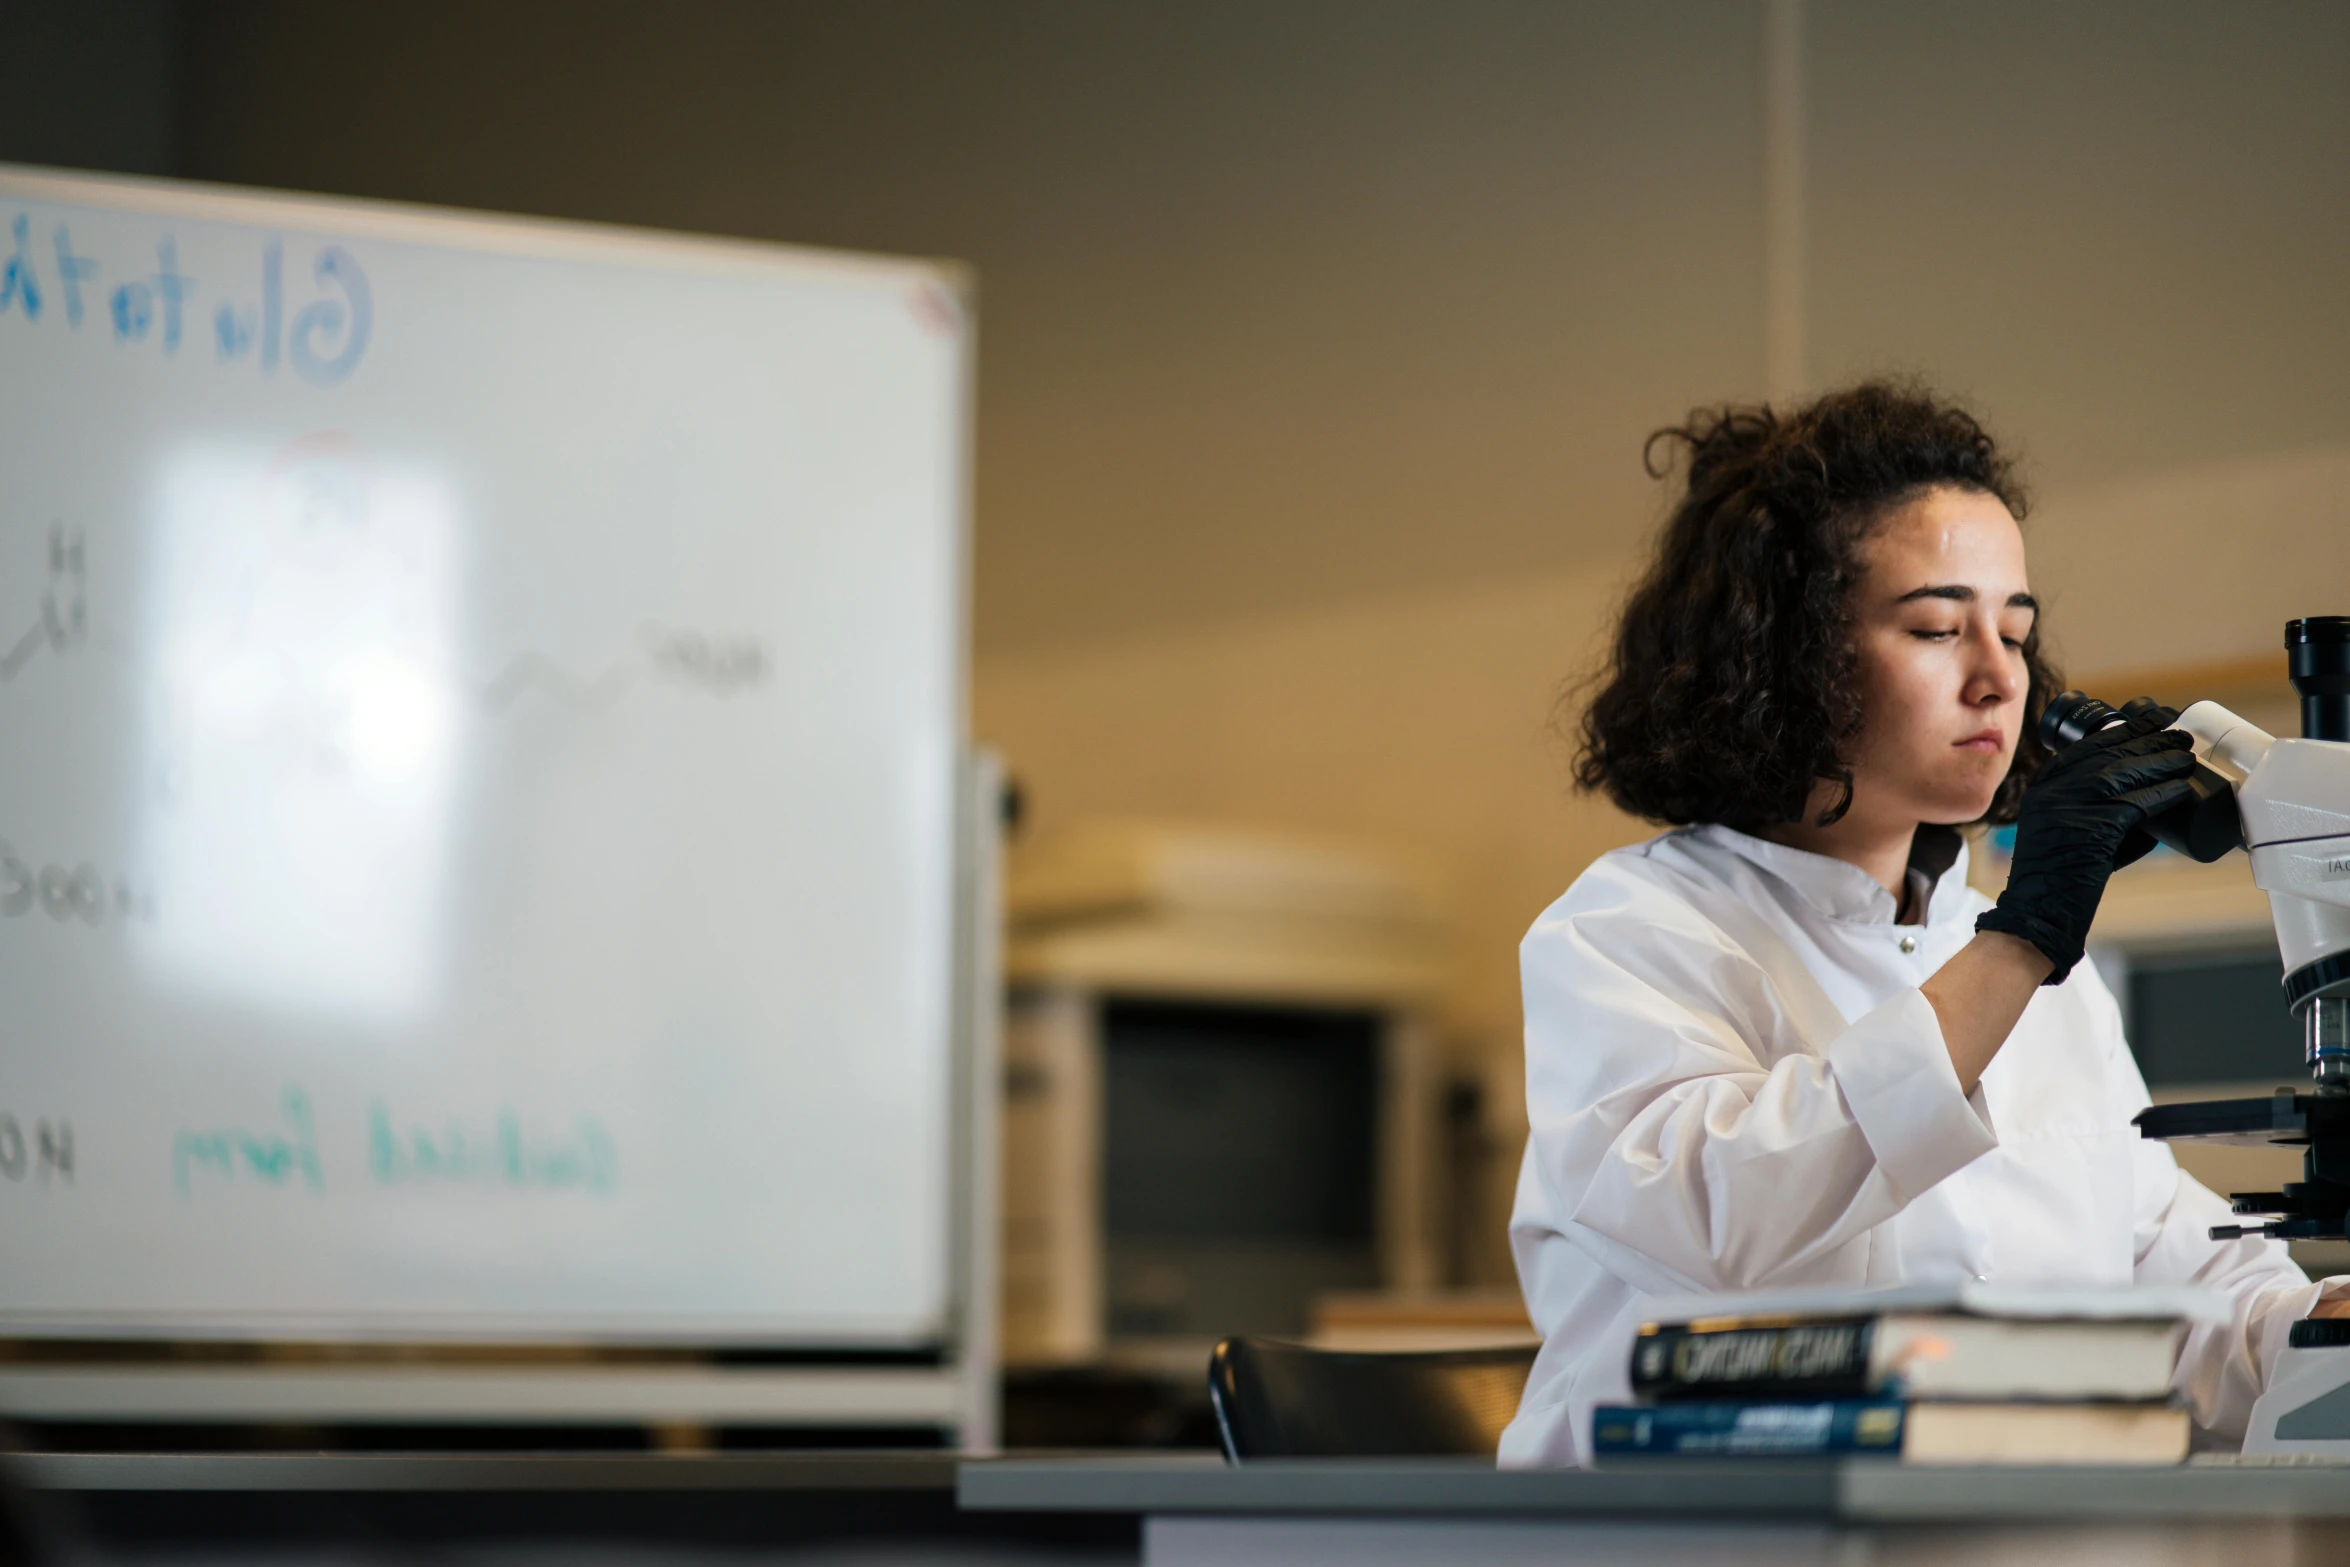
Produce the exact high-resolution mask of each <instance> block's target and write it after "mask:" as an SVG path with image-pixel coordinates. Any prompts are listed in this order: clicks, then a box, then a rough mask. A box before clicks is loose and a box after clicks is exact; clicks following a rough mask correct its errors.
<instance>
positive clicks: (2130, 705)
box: [2083, 696, 2179, 871]
mask: <svg viewBox="0 0 2350 1567" xmlns="http://www.w3.org/2000/svg"><path fill="white" fill-rule="evenodd" d="M2149 713H2154V714H2159V715H2161V716H2160V719H2159V721H2157V722H2156V723H2155V724H2154V725H2153V726H2152V727H2153V728H2155V729H2168V728H2169V727H2170V726H2171V725H2173V724H2175V723H2177V722H2178V721H2179V710H2178V709H2177V708H2175V707H2164V706H2163V705H2162V704H2161V703H2160V702H2157V701H2155V700H2154V698H2152V697H2150V696H2134V697H2132V698H2130V699H2129V700H2128V701H2127V702H2124V703H2123V704H2122V706H2121V714H2122V717H2123V719H2124V720H2132V719H2139V718H2144V717H2145V716H2146V715H2147V714H2149ZM2083 738H2084V739H2086V738H2087V737H2086V736H2083ZM2147 814H2148V815H2154V814H2157V813H2155V812H2151V811H2150V812H2148V813H2147ZM2153 852H2154V833H2153V830H2152V829H2151V828H2148V827H2145V826H2143V825H2140V826H2137V827H2133V828H2131V829H2130V830H2129V833H2128V834H2127V835H2126V836H2125V837H2123V839H2122V846H2121V847H2120V848H2119V849H2116V850H2115V851H2114V854H2113V868H2114V869H2115V870H2117V871H2118V870H2120V869H2121V868H2122V867H2123V866H2125V865H2135V864H2137V863H2138V862H2139V861H2140V860H2142V859H2144V858H2146V856H2147V855H2149V854H2152V853H2153Z"/></svg>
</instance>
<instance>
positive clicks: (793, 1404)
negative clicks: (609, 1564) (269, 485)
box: [0, 162, 1004, 1452]
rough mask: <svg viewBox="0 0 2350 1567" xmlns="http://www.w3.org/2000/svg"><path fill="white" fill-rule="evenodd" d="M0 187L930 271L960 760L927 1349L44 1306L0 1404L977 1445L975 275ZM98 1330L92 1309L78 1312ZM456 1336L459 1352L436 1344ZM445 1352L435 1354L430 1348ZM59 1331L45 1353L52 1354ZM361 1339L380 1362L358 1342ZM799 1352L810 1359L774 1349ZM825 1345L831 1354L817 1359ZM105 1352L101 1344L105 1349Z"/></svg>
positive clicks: (12, 176) (986, 1113)
mask: <svg viewBox="0 0 2350 1567" xmlns="http://www.w3.org/2000/svg"><path fill="white" fill-rule="evenodd" d="M0 197H4V198H9V199H16V200H25V201H39V202H56V203H61V204H84V205H91V206H98V207H106V208H112V209H117V210H130V211H136V212H140V213H151V214H154V215H157V216H162V217H177V218H185V219H188V220H190V221H197V222H209V223H231V224H249V225H255V226H264V227H267V226H278V227H284V228H288V229H297V230H301V231H305V232H331V233H334V234H337V235H349V236H352V237H354V238H365V239H372V240H382V241H386V242H391V243H399V244H412V245H443V246H450V247H456V248H462V249H466V250H470V251H473V252H475V253H478V254H487V255H496V256H502V257H508V258H515V259H527V260H553V261H570V262H582V263H592V264H599V265H609V266H640V267H657V268H661V269H664V270H670V271H684V272H691V273H695V274H698V275H701V276H706V277H731V278H751V277H771V276H773V275H774V273H775V271H776V269H777V267H778V266H779V265H784V266H789V267H790V268H791V269H792V270H793V272H794V274H795V275H796V276H798V277H801V278H809V279H813V280H822V279H824V278H826V277H830V278H834V279H840V280H856V281H860V282H871V281H874V280H877V279H886V280H894V281H898V282H901V283H922V282H927V283H930V284H933V285H935V286H937V287H940V288H943V289H944V290H946V291H947V293H948V294H949V295H950V296H951V297H952V298H953V299H954V301H955V302H956V305H957V307H958V309H959V310H960V312H961V317H962V338H961V345H960V353H959V361H960V379H961V387H960V412H961V418H960V420H959V429H958V431H957V435H956V443H955V444H956V450H955V453H954V459H953V462H954V496H955V498H954V513H955V515H954V517H953V525H952V529H951V534H950V540H949V544H950V548H951V549H952V550H953V552H954V561H953V563H952V572H953V575H954V578H955V580H956V584H957V591H956V594H955V602H954V606H953V614H954V624H953V626H952V627H951V628H950V634H949V645H950V647H951V649H952V652H953V668H952V669H951V670H950V672H949V673H950V680H951V682H952V685H953V690H954V712H953V718H952V724H953V733H952V740H953V744H954V746H955V749H956V754H957V756H958V758H959V759H960V765H959V768H958V776H957V778H956V780H955V786H956V788H955V817H956V819H955V821H954V823H953V855H952V859H953V864H952V880H953V889H954V909H953V924H952V937H951V942H952V947H953V950H952V952H951V953H950V954H948V959H949V962H950V964H951V973H952V976H953V978H952V995H953V997H954V1003H953V1015H952V1017H951V1018H950V1020H949V1038H948V1040H947V1041H946V1043H947V1045H948V1065H949V1074H950V1078H949V1092H948V1116H949V1136H950V1148H949V1157H948V1159H947V1160H946V1161H945V1173H946V1178H947V1183H948V1190H947V1191H946V1193H945V1194H944V1200H945V1204H946V1206H945V1209H944V1211H945V1213H946V1215H947V1222H946V1225H945V1239H946V1244H947V1253H948V1255H947V1258H946V1264H947V1266H946V1279H947V1290H946V1298H945V1301H944V1311H943V1319H942V1321H941V1323H940V1333H939V1338H938V1340H937V1342H936V1343H935V1345H924V1346H920V1347H919V1350H918V1353H920V1354H922V1355H923V1356H924V1358H925V1359H927V1352H928V1351H929V1350H931V1349H933V1348H934V1349H935V1351H936V1360H935V1362H931V1363H925V1364H907V1365H888V1364H867V1365H844V1364H840V1363H838V1360H837V1357H831V1356H829V1355H828V1348H829V1346H827V1345H824V1344H820V1343H818V1342H816V1341H814V1340H810V1341H809V1342H808V1343H807V1344H805V1345H794V1346H792V1347H789V1348H782V1349H773V1350H768V1346H767V1345H763V1344H762V1345H757V1346H755V1347H758V1348H760V1349H762V1350H763V1351H766V1353H764V1354H763V1355H762V1361H763V1362H764V1363H762V1364H758V1365H749V1366H733V1365H727V1364H724V1363H722V1361H721V1360H720V1359H719V1358H718V1357H721V1356H723V1355H724V1354H725V1352H726V1350H727V1349H728V1348H729V1347H730V1346H729V1345H728V1344H727V1342H726V1341H725V1340H724V1339H723V1338H722V1337H718V1336H711V1337H708V1338H704V1337H699V1336H696V1337H691V1338H689V1337H685V1336H682V1335H679V1334H675V1333H665V1334H653V1333H648V1334H645V1335H642V1336H633V1335H632V1336H628V1337H614V1336H604V1335H598V1336H597V1337H596V1338H594V1339H592V1340H584V1339H580V1338H576V1337H570V1338H567V1337H561V1336H559V1335H556V1334H550V1335H548V1336H547V1337H545V1338H543V1339H520V1338H511V1337H506V1336H501V1337H500V1338H499V1339H498V1340H497V1341H496V1343H497V1344H499V1345H504V1346H507V1347H510V1348H516V1349H535V1348H538V1347H541V1346H557V1347H562V1348H571V1347H578V1348H581V1349H582V1350H590V1349H591V1347H625V1346H656V1347H660V1348H666V1349H672V1350H677V1351H683V1352H686V1353H689V1354H690V1353H691V1352H692V1351H695V1350H699V1351H703V1352H705V1353H706V1354H707V1355H708V1356H709V1357H711V1358H710V1359H709V1361H708V1362H706V1363H702V1364H695V1363H693V1362H691V1361H690V1360H688V1361H685V1362H682V1363H670V1364H657V1365H646V1364H633V1365H632V1364H625V1363H621V1364H596V1363H594V1362H592V1361H588V1360H584V1359H583V1361H582V1363H580V1364H577V1365H561V1364H557V1365H549V1364H545V1363H543V1362H540V1363H513V1362H509V1363H507V1364H503V1365H501V1364H498V1363H497V1362H496V1360H495V1358H494V1356H495V1350H494V1349H490V1350H488V1352H487V1353H486V1354H485V1346H483V1345H482V1344H481V1343H480V1341H479V1340H467V1339H462V1338H458V1337H453V1336H448V1335H438V1334H431V1333H430V1332H429V1331H426V1330H420V1331H418V1332H417V1334H416V1335H415V1336H414V1337H399V1336H394V1335H388V1334H381V1333H369V1334H365V1335H357V1334H354V1335H351V1336H349V1337H347V1338H328V1339H327V1341H328V1342H333V1343H340V1344H346V1345H350V1346H354V1347H355V1348H357V1349H358V1351H359V1355H360V1358H359V1359H357V1360H355V1361H354V1362H352V1363H343V1364H336V1363H331V1362H328V1363H320V1362H317V1361H315V1360H309V1359H308V1358H307V1357H305V1359H304V1360H302V1361H287V1362H283V1363H271V1361H270V1359H269V1358H268V1357H269V1350H270V1348H271V1347H272V1346H273V1345H287V1346H290V1345H296V1344H300V1345H317V1344H319V1343H320V1342H321V1341H322V1338H326V1337H327V1336H324V1335H320V1334H316V1333H301V1334H286V1335H283V1336H264V1335H258V1334H255V1333H253V1332H251V1331H225V1330H222V1329H221V1328H219V1327H216V1326H205V1325H198V1324H190V1325H189V1327H188V1328H187V1329H186V1330H185V1331H184V1332H178V1333H174V1332H173V1331H171V1330H168V1329H164V1330H149V1329H146V1328H143V1327H142V1328H139V1329H130V1328H128V1327H127V1326H124V1325H108V1326H106V1327H98V1326H97V1325H96V1324H95V1323H92V1324H90V1325H88V1326H85V1327H82V1328H81V1330H80V1331H79V1333H78V1335H75V1337H76V1338H77V1339H78V1346H79V1347H81V1348H82V1351H83V1352H81V1353H75V1352H74V1351H73V1350H71V1349H69V1348H68V1346H67V1345H66V1344H64V1343H60V1342H59V1341H60V1339H61V1338H65V1337H67V1335H66V1334H61V1333H59V1332H56V1331H52V1330H49V1329H48V1328H46V1327H42V1328H39V1329H35V1330H33V1331H29V1332H28V1331H25V1330H24V1329H23V1328H21V1327H20V1328H19V1329H18V1330H17V1331H15V1332H7V1331H5V1330H0V1343H6V1342H10V1341H14V1342H17V1343H20V1344H25V1345H38V1346H42V1350H41V1354H40V1357H39V1358H38V1359H24V1360H18V1361H15V1362H14V1363H12V1364H8V1365H6V1366H5V1367H0V1416H7V1417H13V1418H19V1419H32V1420H48V1421H65V1420H106V1421H113V1422H130V1423H137V1422H155V1421H173V1422H179V1421H190V1420H196V1421H211V1420H218V1421H246V1420H288V1419H303V1420H328V1421H350V1422H382V1421H418V1420H434V1421H444V1420H454V1421H498V1422H517V1423H534V1422H546V1423H577V1422H581V1421H598V1422H607V1421H640V1420H641V1421H646V1422H655V1423H659V1422H687V1423H706V1422H728V1421H735V1422H758V1423H778V1424H799V1425H832V1426H887V1427H898V1426H939V1427H942V1428H946V1429H950V1430H952V1431H953V1432H954V1433H955V1436H956V1438H957V1443H958V1445H959V1446H960V1447H962V1448H964V1449H966V1450H972V1451H980V1452H985V1451H991V1450H993V1448H994V1446H995V1442H996V1428H997V1405H998V1383H999V1376H998V1354H997V1343H996V1338H997V1312H998V1303H997V1300H996V1295H997V1291H998V1282H997V1267H998V1264H997V1251H998V1242H999V1233H998V1232H999V1228H1000V1220H999V1218H998V1209H997V1202H998V1199H997V1183H998V1168H997V1167H998V1163H999V1158H1000V1154H999V1143H998V1138H999V1128H998V1121H999V1113H998V1112H999V1105H1000V1098H1001V1092H1000V1089H1001V1085H1000V1079H1001V1075H1002V1069H1001V1065H1000V1059H999V1056H1000V1043H999V1040H998V1030H999V1024H1000V1018H1001V1014H1002V995H1003V987H1002V963H1001V944H1000V938H999V935H998V931H999V925H1000V914H999V910H1000V890H999V889H1000V870H999V864H998V861H999V849H1000V830H1001V829H1000V820H999V813H1000V801H1001V798H1002V792H1003V787H1004V784H1003V770H1002V767H1001V765H1000V763H999V762H998V761H997V759H996V758H995V757H994V756H993V755H992V754H990V753H981V752H974V751H973V750H972V748H971V741H970V733H971V712H970V704H971V697H970V690H971V602H972V542H971V540H972V488H973V481H972V475H973V467H974V463H973V448H974V444H975V435H976V429H975V405H976V393H977V361H978V314H977V309H976V306H977V299H976V293H977V289H976V279H975V276H974V273H973V271H972V269H971V268H970V267H968V266H967V265H965V264H964V263H961V262H958V261H952V260H946V259H942V258H930V257H897V256H883V255H872V254H866V253H860V252H852V251H842V250H833V249H828V248H822V247H816V246H806V245H792V244H784V243H779V242H773V241H767V240H752V239H738V238H728V237H723V236H717V235H702V234H688V233H676V232H671V231H667V230H657V229H647V228H639V227H632V226H626V225H620V224H607V223H589V222H577V221H572V220H568V219H556V218H545V217H535V216H525V215H507V214H495V213H484V212H470V211H465V210H462V209H456V208H448V207H436V206H428V205H423V204H417V203H407V202H391V201H376V200H363V199H358V198H350V197H336V196H323V195H311V194H306V193H297V192H282V191H270V190H259V189H252V188H248V187H239V186H228V185H211V184H205V183H201V182H197V181H189V180H169V179H154V178H147V177H143V176H130V175H118V174H106V173H93V172H84V171H67V170H57V169H46V168H40V167H35V166H32V165H28V164H16V163H5V162H0ZM93 1329H94V1331H93ZM172 1343H181V1344H189V1345H197V1344H223V1343H234V1344H237V1345H239V1346H242V1347H250V1348H253V1349H256V1350H258V1351H259V1352H260V1358H259V1359H257V1360H254V1361H251V1362H246V1363H218V1362H215V1363H209V1364H208V1363H205V1362H204V1361H202V1360H192V1361H189V1362H185V1363H182V1364H177V1365H171V1364H164V1363H159V1362H156V1361H154V1360H153V1359H151V1358H146V1357H145V1356H142V1357H141V1358H140V1359H138V1360H136V1361H129V1360H123V1359H114V1358H112V1357H110V1356H109V1355H108V1354H107V1353H106V1349H105V1346H107V1345H122V1346H132V1345H137V1346H146V1347H152V1346H156V1345H159V1344H172ZM875 1347H877V1346H876V1343H875V1341H874V1340H872V1339H870V1338H852V1337H846V1336H844V1338H843V1339H842V1340H841V1341H840V1342H839V1345H838V1348H839V1349H840V1350H843V1351H847V1352H850V1353H852V1354H854V1353H855V1352H858V1351H866V1350H871V1349H873V1348H875ZM453 1350H454V1351H461V1358H460V1356H459V1355H457V1354H451V1353H450V1352H451V1351H453ZM436 1351H439V1352H440V1355H441V1357H442V1358H441V1359H440V1360H439V1363H438V1364H436V1363H435V1352H436ZM61 1352H63V1353H61ZM369 1352H374V1354H375V1355H376V1356H380V1357H381V1361H382V1363H380V1364H369V1363H366V1361H367V1358H370V1357H369ZM795 1355H804V1356H806V1357H807V1360H808V1362H809V1363H805V1364H797V1365H795V1364H791V1363H790V1361H791V1359H792V1357H793V1356H795ZM827 1358H832V1359H833V1363H831V1364H824V1363H822V1362H823V1361H824V1360H825V1359H827ZM110 1360H111V1363H109V1362H110Z"/></svg>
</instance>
